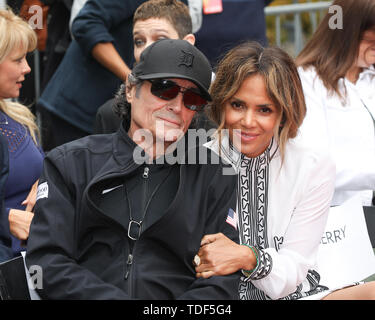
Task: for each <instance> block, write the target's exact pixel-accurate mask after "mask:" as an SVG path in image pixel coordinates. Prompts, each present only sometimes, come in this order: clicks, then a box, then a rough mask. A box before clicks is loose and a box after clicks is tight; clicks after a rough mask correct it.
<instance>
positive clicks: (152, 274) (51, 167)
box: [26, 126, 239, 299]
mask: <svg viewBox="0 0 375 320" xmlns="http://www.w3.org/2000/svg"><path fill="white" fill-rule="evenodd" d="M134 148H135V144H134V142H133V141H132V140H131V139H130V138H129V137H128V135H127V134H126V132H125V131H124V129H123V128H122V126H121V127H120V129H119V131H118V132H116V133H114V134H108V135H93V136H88V137H85V138H82V139H80V140H76V141H73V142H71V143H68V144H65V145H63V146H61V147H58V148H56V149H54V150H52V151H51V152H50V153H49V154H48V155H47V157H46V158H45V162H44V170H43V174H42V176H41V178H40V180H39V188H38V196H37V203H36V206H35V216H34V218H33V221H32V224H31V228H30V236H29V240H28V246H27V255H26V263H27V265H28V267H30V266H31V265H39V266H41V267H42V270H43V289H40V290H38V293H39V295H40V296H41V297H42V298H48V299H237V298H238V283H239V273H236V274H233V275H229V276H215V277H211V278H209V279H197V278H196V276H195V270H194V266H193V264H192V261H193V257H194V255H195V254H196V253H197V252H198V249H199V246H200V241H201V239H202V237H203V236H204V235H205V234H212V233H217V232H222V233H224V234H225V235H227V236H228V237H229V238H231V239H233V240H234V241H236V242H238V233H237V231H236V230H235V229H234V228H233V227H232V226H231V225H229V224H228V223H227V222H226V218H227V215H228V210H229V208H232V209H235V203H236V189H237V188H236V178H235V176H234V175H223V166H222V164H206V165H205V164H202V165H200V164H181V165H179V174H180V177H179V186H178V190H177V192H176V195H175V198H174V199H173V201H172V203H171V204H170V206H169V208H168V209H167V210H166V211H165V213H164V214H163V215H162V216H161V217H160V218H159V219H157V220H156V221H154V222H153V223H152V224H151V225H150V226H147V228H146V229H145V230H142V233H141V235H140V238H139V239H138V240H137V241H135V242H134V241H132V240H130V239H129V237H128V230H127V229H128V224H129V218H128V216H126V215H124V214H123V211H122V210H121V208H119V210H108V212H104V211H103V210H102V209H100V208H99V207H100V206H99V203H100V199H101V197H102V194H103V191H104V190H108V189H110V188H113V187H116V186H117V185H118V183H119V181H124V179H126V176H127V175H129V174H131V173H132V172H134V171H135V170H136V169H137V168H139V166H140V165H138V164H136V163H135V162H134V160H133V150H134ZM195 151H197V150H195ZM206 152H208V153H209V152H210V151H209V150H207V149H206ZM197 154H198V152H197ZM208 159H210V156H208ZM140 197H141V195H140Z"/></svg>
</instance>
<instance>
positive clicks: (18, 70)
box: [0, 48, 31, 99]
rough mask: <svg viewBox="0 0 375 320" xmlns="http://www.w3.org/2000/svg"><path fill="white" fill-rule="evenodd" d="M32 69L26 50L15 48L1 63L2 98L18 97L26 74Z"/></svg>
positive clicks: (0, 85) (0, 87) (0, 90)
mask: <svg viewBox="0 0 375 320" xmlns="http://www.w3.org/2000/svg"><path fill="white" fill-rule="evenodd" d="M30 71H31V69H30V67H29V65H28V63H27V61H26V51H25V50H21V49H20V48H19V49H16V50H13V51H12V52H11V53H10V54H9V55H8V56H7V57H6V58H5V59H4V60H3V62H2V63H0V99H8V98H17V97H18V96H19V95H20V89H21V87H22V82H23V81H24V80H25V75H26V74H28V73H29V72H30Z"/></svg>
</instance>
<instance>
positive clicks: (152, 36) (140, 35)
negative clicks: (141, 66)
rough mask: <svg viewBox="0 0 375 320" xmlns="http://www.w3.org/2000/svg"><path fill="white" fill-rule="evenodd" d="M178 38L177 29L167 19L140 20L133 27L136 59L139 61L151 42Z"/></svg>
mask: <svg viewBox="0 0 375 320" xmlns="http://www.w3.org/2000/svg"><path fill="white" fill-rule="evenodd" d="M178 38H179V36H178V33H177V31H176V29H175V28H174V27H173V26H172V24H171V23H170V22H169V21H168V20H166V19H157V18H150V19H147V20H138V21H137V22H136V23H135V24H134V28H133V41H134V57H135V61H137V62H138V61H139V59H140V56H141V53H142V51H143V50H144V49H146V48H147V47H148V46H149V45H150V44H151V43H153V42H155V41H157V40H161V39H178Z"/></svg>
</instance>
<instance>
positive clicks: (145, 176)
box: [125, 167, 150, 296]
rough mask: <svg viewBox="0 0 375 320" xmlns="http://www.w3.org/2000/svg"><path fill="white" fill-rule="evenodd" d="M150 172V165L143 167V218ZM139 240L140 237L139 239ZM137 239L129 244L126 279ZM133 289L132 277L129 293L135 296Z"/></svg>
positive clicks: (130, 267) (132, 261) (132, 260)
mask: <svg viewBox="0 0 375 320" xmlns="http://www.w3.org/2000/svg"><path fill="white" fill-rule="evenodd" d="M149 172H150V168H149V167H145V168H144V169H143V173H142V177H143V198H142V213H143V217H142V219H144V216H145V215H146V213H145V212H144V210H145V208H146V204H147V191H148V178H149ZM141 222H142V220H141V221H140V223H141ZM141 228H142V225H141V226H140V230H141ZM137 240H139V239H137ZM137 240H131V239H130V241H131V243H130V245H129V254H128V257H127V260H126V272H125V280H127V279H128V278H129V276H130V272H131V269H132V265H133V263H134V250H135V244H136V241H137ZM132 289H133V286H132V281H131V279H129V295H130V296H133V293H132Z"/></svg>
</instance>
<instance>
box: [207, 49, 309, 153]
mask: <svg viewBox="0 0 375 320" xmlns="http://www.w3.org/2000/svg"><path fill="white" fill-rule="evenodd" d="M255 74H259V75H261V76H262V77H263V79H264V83H265V86H266V90H267V94H268V96H269V97H270V99H271V100H272V101H273V102H274V104H275V106H276V107H277V110H278V112H279V118H278V122H277V125H276V128H275V133H274V137H275V139H276V141H277V142H278V145H279V148H280V153H281V157H282V159H284V153H285V145H286V142H287V140H288V139H291V138H295V137H296V135H297V132H298V128H299V127H300V125H301V124H302V121H303V119H304V117H305V114H306V105H305V98H304V94H303V90H302V84H301V80H300V77H299V75H298V71H297V68H296V65H295V64H294V61H293V59H292V58H291V57H290V56H289V55H288V54H287V53H286V52H284V51H283V50H281V49H280V48H277V47H267V48H264V47H262V46H261V45H260V44H259V43H256V42H245V43H242V44H240V45H238V46H237V47H235V48H233V49H232V50H230V51H229V52H228V53H227V54H226V55H225V57H224V58H223V59H222V60H221V61H220V62H219V65H218V67H217V70H216V77H215V81H214V82H213V83H212V85H211V87H210V94H211V97H212V102H211V103H210V108H209V115H210V117H211V119H212V120H213V121H215V122H216V123H217V124H218V125H219V128H218V131H219V136H220V130H221V129H223V128H224V126H225V104H226V103H227V102H228V101H229V100H230V99H231V98H232V97H233V96H234V95H235V93H236V92H237V91H238V90H239V88H240V87H241V85H242V83H243V81H244V80H245V79H247V78H248V77H250V76H252V75H255Z"/></svg>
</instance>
